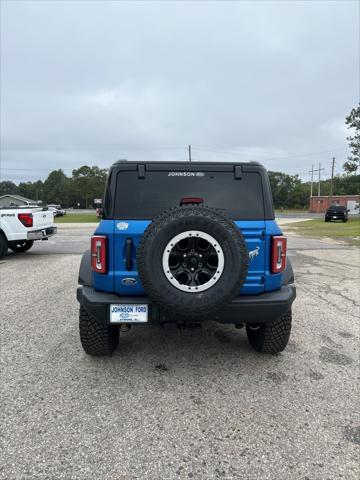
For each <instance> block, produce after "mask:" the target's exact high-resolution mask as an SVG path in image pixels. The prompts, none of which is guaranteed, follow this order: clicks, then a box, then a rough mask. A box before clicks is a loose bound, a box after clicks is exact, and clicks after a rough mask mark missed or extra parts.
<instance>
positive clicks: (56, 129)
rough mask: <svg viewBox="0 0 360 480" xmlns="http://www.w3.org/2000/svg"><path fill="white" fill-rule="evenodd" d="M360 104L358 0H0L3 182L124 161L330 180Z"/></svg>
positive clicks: (345, 150) (338, 168)
mask: <svg viewBox="0 0 360 480" xmlns="http://www.w3.org/2000/svg"><path fill="white" fill-rule="evenodd" d="M358 101H359V3H358V2H357V1H344V0H341V1H338V2H336V1H333V2H328V1H319V2H317V1H301V2H295V1H291V2H290V1H289V2H286V1H280V2H272V1H263V2H261V1H252V2H243V1H238V2H224V1H221V2H220V1H219V2H205V1H200V2H150V1H147V2H121V1H84V0H83V1H59V2H57V1H49V0H48V1H11V2H10V1H3V0H2V1H1V179H2V180H4V179H11V180H14V181H16V182H18V181H27V180H35V179H38V178H46V176H47V174H48V173H49V171H51V170H53V169H58V168H62V169H63V170H64V171H65V173H67V174H70V173H71V170H72V169H73V168H76V167H79V166H80V165H83V164H87V165H98V166H101V167H108V166H109V165H110V164H111V163H112V162H113V161H115V160H116V159H118V158H128V159H129V160H145V159H149V160H154V159H157V160H184V159H186V158H187V150H186V145H187V144H189V143H191V144H192V145H193V158H194V160H220V161H229V160H234V161H236V160H238V161H240V160H259V161H261V162H263V163H264V164H265V166H266V167H267V168H269V169H272V170H282V171H286V172H289V173H297V172H298V173H300V174H301V175H302V177H303V178H304V179H305V178H308V177H306V175H305V173H306V172H307V171H308V170H309V169H310V168H311V165H312V164H314V165H317V164H318V163H319V162H321V163H322V165H323V166H324V167H325V172H324V173H325V174H326V176H327V175H328V174H330V170H331V169H330V165H331V158H332V156H333V155H334V156H336V158H337V163H336V171H337V172H341V166H342V163H343V162H344V160H345V158H346V156H347V154H348V146H347V142H346V134H347V132H346V129H345V125H344V119H345V117H346V115H347V114H348V113H349V112H350V110H351V108H352V107H354V106H355V105H356V104H357V102H358Z"/></svg>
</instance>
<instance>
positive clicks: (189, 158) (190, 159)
mask: <svg viewBox="0 0 360 480" xmlns="http://www.w3.org/2000/svg"><path fill="white" fill-rule="evenodd" d="M189 162H191V145H189Z"/></svg>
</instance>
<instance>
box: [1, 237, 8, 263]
mask: <svg viewBox="0 0 360 480" xmlns="http://www.w3.org/2000/svg"><path fill="white" fill-rule="evenodd" d="M8 246H9V245H8V241H7V238H6V237H5V235H4V234H3V233H0V258H2V257H5V255H6V252H7V251H8Z"/></svg>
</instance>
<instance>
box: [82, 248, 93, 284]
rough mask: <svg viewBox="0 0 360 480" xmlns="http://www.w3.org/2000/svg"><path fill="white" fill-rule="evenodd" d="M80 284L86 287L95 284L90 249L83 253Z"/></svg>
mask: <svg viewBox="0 0 360 480" xmlns="http://www.w3.org/2000/svg"><path fill="white" fill-rule="evenodd" d="M78 282H79V284H80V285H83V286H84V287H92V286H93V274H92V270H91V253H90V250H86V252H84V253H83V256H82V258H81V263H80V269H79V280H78Z"/></svg>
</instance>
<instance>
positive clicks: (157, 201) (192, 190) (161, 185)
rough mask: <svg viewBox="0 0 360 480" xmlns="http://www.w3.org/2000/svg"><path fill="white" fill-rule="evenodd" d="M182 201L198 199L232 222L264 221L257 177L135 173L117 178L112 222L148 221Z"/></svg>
mask: <svg viewBox="0 0 360 480" xmlns="http://www.w3.org/2000/svg"><path fill="white" fill-rule="evenodd" d="M184 197H201V198H202V199H203V200H204V205H207V206H210V207H216V208H221V209H223V210H225V211H226V212H227V214H228V215H229V216H230V218H232V219H233V220H262V219H264V202H263V193H262V183H261V175H260V174H258V173H243V175H242V178H241V179H235V178H234V173H233V172H207V171H203V172H169V171H164V172H162V171H160V172H159V171H147V172H146V175H145V178H138V172H137V171H120V172H119V173H118V175H117V182H116V196H115V206H114V218H116V219H134V220H152V219H154V218H155V217H156V216H157V215H158V214H160V213H161V212H162V211H163V210H165V209H168V208H171V207H175V206H178V205H180V201H181V199H182V198H184Z"/></svg>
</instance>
